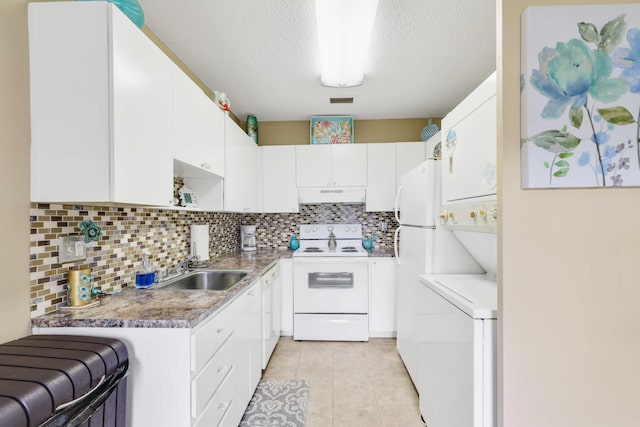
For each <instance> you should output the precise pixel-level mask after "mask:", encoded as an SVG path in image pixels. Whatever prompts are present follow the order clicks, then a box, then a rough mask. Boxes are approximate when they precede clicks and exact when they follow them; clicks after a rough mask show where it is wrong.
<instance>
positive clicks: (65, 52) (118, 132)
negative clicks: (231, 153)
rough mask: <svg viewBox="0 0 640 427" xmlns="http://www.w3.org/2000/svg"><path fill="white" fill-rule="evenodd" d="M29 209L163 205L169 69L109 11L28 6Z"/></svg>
mask: <svg viewBox="0 0 640 427" xmlns="http://www.w3.org/2000/svg"><path fill="white" fill-rule="evenodd" d="M29 48H30V67H31V68H30V72H31V129H32V142H31V200H33V201H43V202H46V201H50V202H54V201H75V202H121V203H135V204H146V205H165V206H166V205H169V204H170V200H171V199H172V198H173V165H172V156H171V65H172V63H171V61H170V60H169V59H168V58H167V57H166V56H165V55H164V54H163V53H162V52H161V51H160V49H159V48H158V47H157V46H156V45H154V44H153V43H152V42H151V41H150V40H149V39H148V38H147V37H146V36H145V35H144V34H143V33H142V32H141V31H140V30H139V29H138V28H137V27H136V26H135V25H134V24H133V23H132V22H131V21H130V20H129V19H128V18H126V17H125V15H124V14H122V12H120V10H119V9H118V8H117V7H115V6H114V5H113V4H111V3H103V2H59V3H30V4H29Z"/></svg>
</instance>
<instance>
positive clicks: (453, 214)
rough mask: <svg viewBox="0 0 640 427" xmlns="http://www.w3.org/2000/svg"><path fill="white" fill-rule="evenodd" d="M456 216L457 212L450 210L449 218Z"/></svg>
mask: <svg viewBox="0 0 640 427" xmlns="http://www.w3.org/2000/svg"><path fill="white" fill-rule="evenodd" d="M455 217H456V214H455V213H453V211H451V212H449V219H453V218H455Z"/></svg>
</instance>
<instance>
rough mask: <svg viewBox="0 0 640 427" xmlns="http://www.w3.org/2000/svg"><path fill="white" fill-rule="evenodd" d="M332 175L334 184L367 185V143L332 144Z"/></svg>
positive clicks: (346, 185) (347, 185) (344, 185)
mask: <svg viewBox="0 0 640 427" xmlns="http://www.w3.org/2000/svg"><path fill="white" fill-rule="evenodd" d="M331 177H332V182H331V185H334V186H338V187H350V186H357V187H364V186H366V185H367V144H338V145H332V146H331Z"/></svg>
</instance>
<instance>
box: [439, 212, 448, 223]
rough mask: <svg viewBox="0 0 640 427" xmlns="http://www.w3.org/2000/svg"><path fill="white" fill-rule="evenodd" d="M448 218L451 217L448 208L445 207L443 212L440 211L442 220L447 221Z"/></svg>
mask: <svg viewBox="0 0 640 427" xmlns="http://www.w3.org/2000/svg"><path fill="white" fill-rule="evenodd" d="M447 218H449V213H448V212H447V210H446V209H444V210H443V211H442V212H440V220H441V221H445V222H446V221H447Z"/></svg>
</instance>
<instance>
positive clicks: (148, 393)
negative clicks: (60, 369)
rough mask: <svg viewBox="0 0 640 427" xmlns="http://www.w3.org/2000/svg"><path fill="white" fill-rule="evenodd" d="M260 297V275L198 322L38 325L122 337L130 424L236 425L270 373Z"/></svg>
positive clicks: (176, 426)
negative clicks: (166, 325) (136, 325)
mask: <svg viewBox="0 0 640 427" xmlns="http://www.w3.org/2000/svg"><path fill="white" fill-rule="evenodd" d="M149 292H156V291H149ZM158 292H160V291H158ZM260 304H261V295H260V281H257V282H255V283H254V284H253V285H251V286H250V287H249V288H248V289H247V290H245V291H244V292H243V293H242V294H241V295H240V296H238V298H237V299H235V300H234V301H232V302H231V303H230V304H229V305H228V306H226V307H225V308H223V309H222V310H220V311H218V312H216V313H215V314H214V315H213V316H212V317H211V318H209V319H207V320H205V321H204V322H202V323H200V324H199V325H198V326H196V327H195V328H193V329H189V328H83V327H78V328H76V327H65V328H33V330H32V332H33V333H34V334H66V335H90V336H102V337H111V338H116V339H119V340H122V341H123V342H124V343H125V345H126V346H127V349H128V351H129V366H130V373H129V377H128V382H127V425H128V426H171V427H189V426H198V427H209V426H221V427H235V426H237V425H238V424H239V423H240V420H241V418H242V415H243V414H244V411H245V409H246V407H247V405H248V404H249V400H250V399H251V397H252V395H253V392H254V391H255V388H256V386H257V385H258V381H259V380H260V375H261V373H262V369H261V368H262V330H261V325H262V323H261V319H260V317H261V312H260V308H261V305H260Z"/></svg>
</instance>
